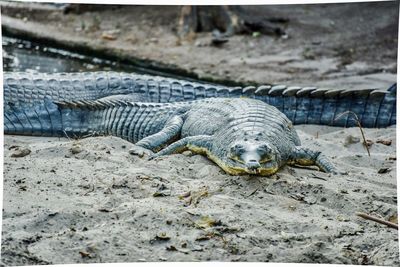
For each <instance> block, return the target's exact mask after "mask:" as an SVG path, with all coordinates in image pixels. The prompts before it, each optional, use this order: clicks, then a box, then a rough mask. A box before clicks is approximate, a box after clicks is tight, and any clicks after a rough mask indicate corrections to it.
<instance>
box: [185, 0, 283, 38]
mask: <svg viewBox="0 0 400 267" xmlns="http://www.w3.org/2000/svg"><path fill="white" fill-rule="evenodd" d="M287 22H288V20H287V19H279V20H277V19H274V20H268V19H265V18H262V17H261V18H260V17H252V16H251V14H246V11H245V10H244V9H243V8H242V7H240V6H183V7H182V9H181V15H180V19H179V28H178V34H179V36H180V37H181V38H187V37H188V36H193V35H194V34H195V33H196V32H211V31H214V32H215V31H218V32H220V33H221V36H224V37H228V36H231V35H233V34H238V33H253V32H260V33H264V34H276V35H282V34H284V31H283V30H282V28H281V27H279V26H277V25H275V23H287Z"/></svg>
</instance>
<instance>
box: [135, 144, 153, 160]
mask: <svg viewBox="0 0 400 267" xmlns="http://www.w3.org/2000/svg"><path fill="white" fill-rule="evenodd" d="M129 154H131V155H134V156H138V157H139V158H143V157H144V156H145V155H146V156H148V157H153V155H154V152H153V151H151V150H150V149H147V148H144V147H141V146H136V145H134V146H133V147H132V148H131V149H129Z"/></svg>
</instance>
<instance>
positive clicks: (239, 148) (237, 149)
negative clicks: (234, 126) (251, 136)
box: [231, 144, 245, 156]
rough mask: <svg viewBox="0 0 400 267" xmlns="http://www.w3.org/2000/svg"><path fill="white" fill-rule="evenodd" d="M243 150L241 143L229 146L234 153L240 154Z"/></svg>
mask: <svg viewBox="0 0 400 267" xmlns="http://www.w3.org/2000/svg"><path fill="white" fill-rule="evenodd" d="M244 152H245V149H244V147H243V145H241V144H236V145H234V146H233V147H231V153H233V154H235V155H238V156H239V155H241V154H243V153H244Z"/></svg>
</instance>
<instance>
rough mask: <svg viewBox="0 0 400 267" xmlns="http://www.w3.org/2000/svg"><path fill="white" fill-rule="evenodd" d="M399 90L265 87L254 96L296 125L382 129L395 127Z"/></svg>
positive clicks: (392, 88) (394, 86)
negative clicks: (273, 107) (358, 126)
mask: <svg viewBox="0 0 400 267" xmlns="http://www.w3.org/2000/svg"><path fill="white" fill-rule="evenodd" d="M396 89H397V86H396V84H394V85H393V86H392V87H390V88H389V89H388V90H376V89H360V90H359V89H356V90H342V89H324V88H316V87H304V88H301V87H288V88H287V87H286V86H283V85H282V86H273V87H271V86H264V87H259V88H258V89H256V91H255V93H254V95H253V96H252V97H254V98H257V99H260V100H263V101H264V102H266V103H268V104H270V105H273V106H275V107H277V108H278V109H279V110H280V111H282V112H283V113H285V115H286V116H287V117H288V118H289V119H290V120H291V121H292V122H293V123H294V124H322V125H330V126H341V127H353V126H357V125H358V122H360V124H361V126H362V127H378V128H380V127H388V126H390V125H394V124H396Z"/></svg>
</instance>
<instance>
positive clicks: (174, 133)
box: [4, 73, 395, 175]
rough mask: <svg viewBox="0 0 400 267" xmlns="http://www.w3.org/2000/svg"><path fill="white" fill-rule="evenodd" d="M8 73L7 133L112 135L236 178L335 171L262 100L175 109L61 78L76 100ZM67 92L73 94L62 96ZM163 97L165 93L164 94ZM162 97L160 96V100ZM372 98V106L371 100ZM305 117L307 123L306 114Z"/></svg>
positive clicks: (214, 101)
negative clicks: (184, 155)
mask: <svg viewBox="0 0 400 267" xmlns="http://www.w3.org/2000/svg"><path fill="white" fill-rule="evenodd" d="M7 75H8V74H6V75H5V86H4V92H5V94H4V99H5V110H4V115H5V116H4V119H5V120H4V126H5V133H8V134H26V135H46V136H63V135H74V136H82V135H87V134H99V135H107V134H112V135H115V136H119V137H122V138H124V139H126V140H128V141H131V142H134V143H136V147H137V148H139V149H142V150H144V151H146V152H148V153H150V154H153V152H156V153H155V154H153V155H152V157H153V158H154V157H157V156H161V155H167V154H170V153H174V152H179V151H182V150H185V149H189V150H192V151H194V152H196V153H201V154H205V155H207V156H208V157H209V158H210V159H211V160H213V161H214V162H215V163H216V164H218V165H219V166H220V167H221V168H222V169H224V170H225V171H226V172H227V173H229V174H233V175H237V174H246V173H247V174H258V175H271V174H273V173H276V172H277V171H278V169H279V168H280V167H282V166H283V165H284V164H296V165H317V166H318V167H319V168H320V170H322V171H326V172H334V173H336V172H338V171H337V169H336V168H335V167H334V166H333V165H332V164H331V163H330V162H329V160H328V159H327V158H326V157H325V156H324V155H322V154H321V153H320V152H318V151H312V150H310V149H307V148H303V147H301V146H300V140H299V138H298V136H297V134H296V131H295V130H294V128H293V125H292V122H291V121H290V120H289V119H288V118H287V116H285V115H284V114H282V113H281V112H280V111H279V110H278V109H276V108H275V107H273V106H271V105H268V104H266V103H264V102H262V101H260V100H257V99H250V98H210V99H204V100H194V101H183V102H175V103H144V102H138V99H139V100H143V99H145V100H148V99H149V97H151V94H150V93H149V92H150V90H147V91H145V92H141V91H140V90H137V91H136V92H135V85H133V88H130V87H129V86H126V84H125V85H124V86H120V87H119V88H116V87H115V86H114V87H113V88H112V84H111V83H108V84H107V85H106V86H105V88H107V89H108V92H107V90H106V92H105V91H104V90H103V91H101V90H99V89H98V86H97V85H98V84H96V83H93V81H91V80H86V81H85V80H83V81H81V82H79V80H76V79H74V77H75V78H76V77H77V75H68V74H67V75H64V81H67V83H66V84H73V83H74V81H78V83H76V82H75V85H76V86H80V87H78V89H81V90H76V91H77V95H78V99H79V100H76V95H75V94H74V93H73V89H74V87H72V88H66V87H65V83H64V86H63V80H62V79H61V80H60V79H59V80H58V81H57V79H54V77H60V76H53V78H52V76H51V75H43V76H40V75H37V76H33V77H36V81H35V78H31V79H27V78H26V76H25V77H24V78H22V79H15V75H14V76H13V75H10V76H11V78H10V77H8V79H7ZM19 75H20V76H21V74H19ZM94 75H100V74H99V73H97V74H94ZM103 75H104V73H103ZM107 75H108V74H107ZM114 75H115V74H114ZM22 76H23V75H22ZM128 76H129V75H128ZM43 77H45V79H43ZM97 77H99V76H97ZM144 77H148V76H144ZM65 78H67V79H65ZM68 78H69V80H68ZM46 79H47V80H46ZM43 81H45V82H43ZM153 81H154V80H153ZM166 81H168V80H166ZM176 81H177V80H172V83H175V85H176V83H177V82H176ZM35 82H36V83H35ZM54 82H59V85H60V86H58V87H57V86H55V87H54V85H55V84H54ZM85 82H86V83H85ZM94 82H96V80H95V81H94ZM97 82H98V80H97ZM90 84H91V86H87V85H90ZM187 84H189V85H190V83H187ZM27 85H30V86H27ZM32 85H33V86H32ZM94 85H95V86H94ZM52 86H53V87H54V88H52ZM103 86H104V84H103ZM201 86H203V87H204V86H207V85H199V84H198V87H201ZM170 88H173V86H172V85H171V87H170ZM15 89H16V90H17V91H18V90H19V94H18V93H17V94H15V93H14V92H13V90H15ZM67 89H69V90H67ZM71 89H72V90H71ZM110 89H114V90H110ZM264 89H265V88H264ZM269 89H273V87H272V88H269ZM295 89H296V90H295ZM248 90H249V91H251V90H250V89H248ZM257 90H258V89H257ZM293 90H294V91H299V90H300V89H297V88H292V91H293ZM313 90H315V89H313ZM66 91H68V92H69V93H70V95H68V94H65V92H66ZM110 91H111V93H110ZM231 91H233V90H231ZM253 91H256V90H253ZM393 91H395V87H394V89H391V90H389V91H388V93H382V91H379V90H378V91H375V92H376V93H375V94H376V95H379V96H381V99H380V101H379V103H380V106H379V109H381V110H384V108H385V105H384V104H385V103H386V108H387V109H388V108H390V111H391V113H390V115H387V114H386V117H385V116H383V115H381V116H380V117H379V112H380V111H378V113H376V114H375V116H376V115H378V116H376V118H375V122H376V121H378V120H382V118H383V119H386V120H389V121H388V123H387V124H390V123H391V120H392V117H393V114H392V113H393V110H395V108H393V106H395V97H394V102H393V98H390V97H392V95H393ZM60 92H64V94H60ZM82 92H83V93H82ZM173 92H174V90H171V94H170V98H174V97H175V98H179V96H178V97H177V94H176V93H175V95H174V93H173ZM182 92H184V90H183V91H182ZM228 92H229V91H228ZM159 93H160V95H162V90H159ZM253 93H254V92H253ZM371 93H372V92H371V91H369V94H371ZM46 94H47V96H46ZM121 94H123V95H121ZM27 95H30V96H31V98H30V99H29V97H27ZM38 95H39V96H42V97H37V96H38ZM160 95H158V96H157V97H158V98H162V97H160ZM194 95H196V90H194ZM394 95H395V93H394ZM35 96H36V97H35ZM99 97H100V99H97V100H96V98H99ZM146 98H147V99H146ZM91 99H94V100H91ZM371 99H373V97H371ZM371 99H368V101H370V102H371ZM173 100H177V99H173ZM180 100H183V99H180ZM385 101H386V102H385ZM283 102H284V101H283ZM284 103H285V102H284ZM331 103H332V101H331ZM387 103H390V104H391V105H388V104H387ZM364 104H365V103H364ZM300 106H301V105H300ZM322 106H324V105H322ZM331 106H332V104H331ZM375 107H376V106H375ZM364 109H368V107H364ZM291 113H292V114H294V115H295V116H299V117H301V116H302V115H301V112H298V111H297V110H291ZM303 113H304V112H303ZM364 114H369V116H371V113H368V112H365V111H364ZM319 115H320V114H319ZM322 115H324V114H322ZM302 117H303V118H304V117H305V116H304V114H303V116H302ZM311 117H312V116H311ZM360 117H361V118H362V116H360ZM394 117H395V116H394ZM388 118H389V119H388ZM307 119H308V116H307ZM303 120H304V119H303ZM294 121H295V122H296V120H294ZM367 121H368V120H367ZM394 121H395V120H394Z"/></svg>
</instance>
